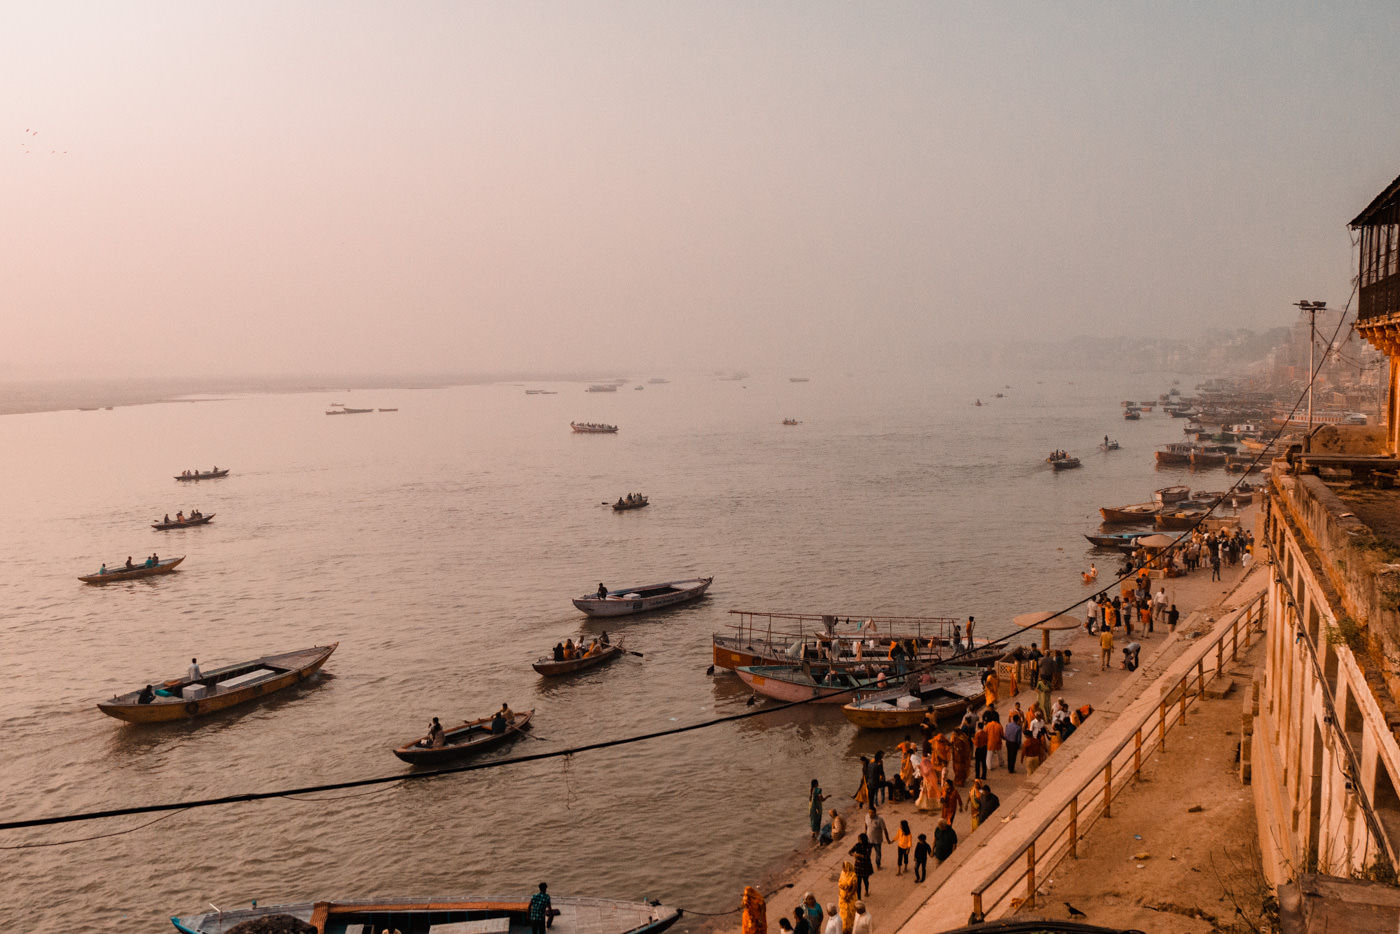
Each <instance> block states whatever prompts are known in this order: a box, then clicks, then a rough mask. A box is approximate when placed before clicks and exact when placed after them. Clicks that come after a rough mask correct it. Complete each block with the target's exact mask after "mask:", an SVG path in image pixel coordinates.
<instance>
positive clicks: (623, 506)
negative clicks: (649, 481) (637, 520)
mask: <svg viewBox="0 0 1400 934" xmlns="http://www.w3.org/2000/svg"><path fill="white" fill-rule="evenodd" d="M650 502H651V500H649V499H647V498H646V497H645V496H643V497H640V498H638V499H634V500H632V501H631V502H630V503H629V502H628V501H627V500H625V499H620V500H618V501H617V502H615V503H613V504H612V508H613V509H614V511H616V512H623V511H625V510H628V509H641V508H642V507H643V506H646V505H648V504H650Z"/></svg>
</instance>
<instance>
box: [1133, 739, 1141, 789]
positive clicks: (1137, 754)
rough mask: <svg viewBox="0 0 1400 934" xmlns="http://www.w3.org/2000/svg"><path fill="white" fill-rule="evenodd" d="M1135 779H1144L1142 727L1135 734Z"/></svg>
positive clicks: (1136, 780)
mask: <svg viewBox="0 0 1400 934" xmlns="http://www.w3.org/2000/svg"><path fill="white" fill-rule="evenodd" d="M1133 781H1135V782H1138V781H1142V727H1138V728H1137V732H1136V733H1134V734H1133Z"/></svg>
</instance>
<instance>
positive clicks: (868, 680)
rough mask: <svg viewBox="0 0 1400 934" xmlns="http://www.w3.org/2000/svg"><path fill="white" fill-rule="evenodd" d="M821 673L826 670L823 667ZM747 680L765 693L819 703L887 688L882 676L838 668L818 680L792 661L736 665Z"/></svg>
mask: <svg viewBox="0 0 1400 934" xmlns="http://www.w3.org/2000/svg"><path fill="white" fill-rule="evenodd" d="M816 671H817V672H818V673H821V674H824V672H821V670H820V669H816ZM734 672H735V674H737V675H738V676H739V677H740V678H741V679H742V680H743V682H744V683H745V684H747V685H748V686H749V687H751V688H753V689H754V691H755V692H757V693H759V694H762V695H763V696H764V697H771V698H773V699H774V700H779V701H788V702H791V701H812V702H813V703H817V704H844V703H846V702H847V701H849V700H850V699H851V698H852V697H853V696H854V695H855V692H856V691H871V690H876V689H879V690H884V689H885V688H886V687H888V681H887V682H886V683H885V684H881V683H880V681H879V680H878V677H860V676H857V675H855V674H854V673H848V672H843V671H837V672H835V673H833V675H832V676H831V678H829V679H826V678H824V680H823V681H822V682H820V683H819V682H818V681H817V680H816V679H815V678H814V677H812V675H810V674H808V673H807V672H805V671H803V670H802V669H801V668H793V667H791V666H789V665H741V666H740V667H738V668H735V669H734Z"/></svg>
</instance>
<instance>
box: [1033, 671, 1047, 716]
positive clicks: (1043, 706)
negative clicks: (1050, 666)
mask: <svg viewBox="0 0 1400 934" xmlns="http://www.w3.org/2000/svg"><path fill="white" fill-rule="evenodd" d="M1035 693H1036V697H1037V698H1038V700H1037V701H1036V703H1038V704H1039V705H1040V714H1041V716H1042V717H1049V716H1050V682H1049V681H1047V680H1046V678H1045V676H1044V675H1041V676H1040V680H1039V681H1037V682H1036V683H1035Z"/></svg>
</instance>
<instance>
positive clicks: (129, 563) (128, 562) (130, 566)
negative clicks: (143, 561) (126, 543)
mask: <svg viewBox="0 0 1400 934" xmlns="http://www.w3.org/2000/svg"><path fill="white" fill-rule="evenodd" d="M134 567H136V565H134V564H132V563H131V555H127V556H126V569H127V570H128V571H130V570H131V569H132V568H134Z"/></svg>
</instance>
